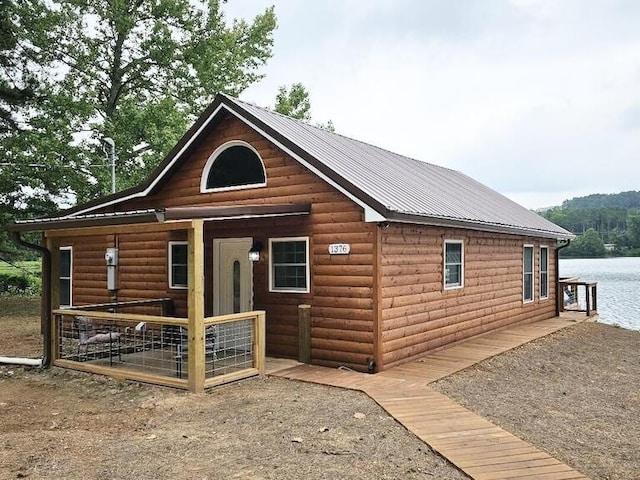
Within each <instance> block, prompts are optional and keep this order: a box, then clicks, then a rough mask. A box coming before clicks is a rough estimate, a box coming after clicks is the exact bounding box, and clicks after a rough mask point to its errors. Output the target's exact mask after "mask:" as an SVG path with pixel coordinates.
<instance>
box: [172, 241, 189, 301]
mask: <svg viewBox="0 0 640 480" xmlns="http://www.w3.org/2000/svg"><path fill="white" fill-rule="evenodd" d="M174 245H186V246H187V271H188V270H189V242H184V241H179V242H176V241H171V242H169V243H168V247H167V270H168V274H169V275H168V277H169V288H170V289H172V290H186V289H187V288H189V285H174V284H173V246H174Z"/></svg>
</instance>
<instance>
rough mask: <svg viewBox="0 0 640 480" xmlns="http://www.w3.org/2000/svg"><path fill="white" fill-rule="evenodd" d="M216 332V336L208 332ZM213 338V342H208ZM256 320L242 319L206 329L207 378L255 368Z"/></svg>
mask: <svg viewBox="0 0 640 480" xmlns="http://www.w3.org/2000/svg"><path fill="white" fill-rule="evenodd" d="M209 331H215V335H207V332H209ZM207 338H213V342H210V341H209V340H207ZM254 345H255V331H254V319H253V318H249V319H240V320H234V321H231V322H226V323H222V324H219V325H211V326H208V327H207V328H206V329H205V365H206V367H205V377H206V378H211V377H216V376H220V375H227V374H231V373H236V372H239V371H242V370H245V369H248V368H253V367H255V353H256V352H254Z"/></svg>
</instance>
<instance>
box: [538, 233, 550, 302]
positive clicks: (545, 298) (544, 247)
mask: <svg viewBox="0 0 640 480" xmlns="http://www.w3.org/2000/svg"><path fill="white" fill-rule="evenodd" d="M543 249H546V252H547V270H546V272H545V273H546V274H547V282H546V284H547V294H546V295H545V296H544V297H543V296H542V250H543ZM538 268H539V273H540V275H539V277H540V278H539V280H538V283H539V285H538V288H539V289H540V291H539V292H538V295H539V296H540V300H548V299H549V247H548V246H547V245H540V261H539V262H538Z"/></svg>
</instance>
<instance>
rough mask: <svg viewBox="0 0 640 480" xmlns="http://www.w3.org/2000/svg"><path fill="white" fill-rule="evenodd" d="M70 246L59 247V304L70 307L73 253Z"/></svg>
mask: <svg viewBox="0 0 640 480" xmlns="http://www.w3.org/2000/svg"><path fill="white" fill-rule="evenodd" d="M72 251H73V250H72V248H71V247H60V306H61V307H70V306H71V305H72V303H71V293H72V291H73V288H72V285H71V279H72V273H73V255H72Z"/></svg>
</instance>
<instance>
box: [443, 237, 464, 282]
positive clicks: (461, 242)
mask: <svg viewBox="0 0 640 480" xmlns="http://www.w3.org/2000/svg"><path fill="white" fill-rule="evenodd" d="M454 244H457V245H460V285H447V245H454ZM442 248H443V250H442V257H443V259H442V260H443V263H442V285H443V287H444V289H445V290H457V289H460V288H464V240H453V239H445V241H444V245H443V247H442Z"/></svg>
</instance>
